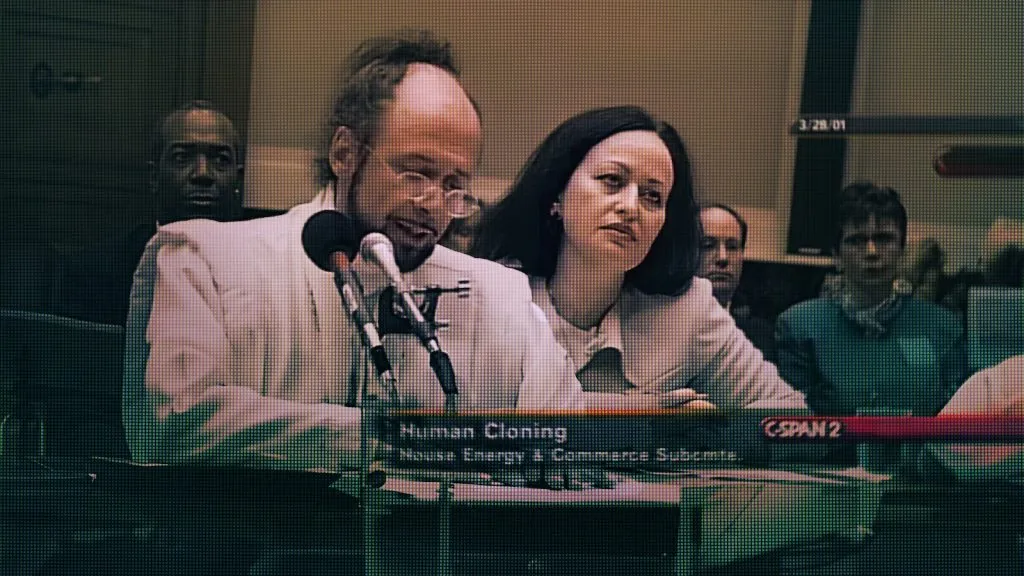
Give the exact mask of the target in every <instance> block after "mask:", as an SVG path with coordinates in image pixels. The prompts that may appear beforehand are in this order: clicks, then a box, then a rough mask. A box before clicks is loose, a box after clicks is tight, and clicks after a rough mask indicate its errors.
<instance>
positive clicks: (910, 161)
mask: <svg viewBox="0 0 1024 576" xmlns="http://www.w3.org/2000/svg"><path fill="white" fill-rule="evenodd" d="M855 86H856V88H855V92H854V112H855V113H860V114H886V115H888V114H908V115H914V114H922V115H925V114H928V115H958V114H999V115H1018V116H1021V115H1024V3H1021V2H1006V1H1004V0H984V1H975V2H946V1H943V0H914V1H913V2H909V1H902V2H891V1H885V0H870V1H868V2H866V4H865V10H864V12H863V26H862V28H861V43H860V54H859V56H858V67H857V79H856V83H855ZM850 142H851V144H850V147H849V149H848V159H847V172H846V173H847V179H848V180H854V179H862V178H866V179H870V180H874V181H876V182H878V183H880V184H884V185H888V186H892V187H893V188H895V189H896V190H898V191H899V192H900V193H901V195H902V197H903V199H904V203H905V204H906V206H907V211H908V213H909V216H910V220H911V222H910V230H909V231H908V235H909V236H910V237H911V239H914V238H921V237H925V236H935V237H938V238H939V239H940V241H941V242H942V244H943V246H945V247H946V248H947V251H948V252H949V253H950V254H949V255H950V268H952V269H956V268H959V267H960V266H961V265H963V264H966V263H970V262H973V261H975V260H976V259H977V257H978V256H979V250H980V249H981V244H982V241H983V239H984V237H985V230H986V229H987V228H988V227H989V225H990V224H991V223H992V222H993V221H995V220H996V219H998V218H1011V219H1013V218H1015V219H1021V218H1024V182H1022V181H1021V180H1019V179H1016V180H1014V179H1002V180H996V179H978V178H970V179H955V178H953V179H950V178H939V177H938V175H937V174H936V173H935V171H934V170H933V168H932V161H933V159H934V157H935V155H936V151H938V150H939V149H941V148H942V147H944V146H948V145H951V144H975V143H1013V144H1016V145H1022V144H1024V137H1020V136H1016V137H993V136H885V137H882V136H876V137H859V138H854V139H851V141H850Z"/></svg>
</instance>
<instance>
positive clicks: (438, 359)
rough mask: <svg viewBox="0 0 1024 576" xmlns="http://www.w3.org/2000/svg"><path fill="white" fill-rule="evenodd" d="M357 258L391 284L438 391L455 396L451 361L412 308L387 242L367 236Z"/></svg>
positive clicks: (384, 238) (413, 302) (378, 235)
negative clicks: (426, 355) (427, 358)
mask: <svg viewBox="0 0 1024 576" xmlns="http://www.w3.org/2000/svg"><path fill="white" fill-rule="evenodd" d="M359 254H360V255H361V256H362V257H363V259H364V260H366V261H367V262H372V263H374V264H376V265H377V266H379V267H380V268H381V269H382V270H384V274H386V275H387V277H388V279H389V280H390V281H391V286H392V287H393V288H394V289H395V292H396V293H397V295H398V302H399V304H400V305H401V306H402V310H404V311H405V316H406V319H407V320H408V321H409V325H410V326H411V327H412V331H413V333H414V334H416V336H417V337H418V338H419V339H420V342H421V343H422V344H423V346H424V347H425V348H426V349H427V352H429V353H430V367H431V368H433V370H434V374H435V375H437V380H438V382H440V383H441V389H442V390H444V393H445V394H446V395H452V394H458V393H459V389H458V387H457V386H456V384H455V369H454V368H452V362H451V359H450V358H448V355H447V354H446V353H445V352H444V351H443V350H441V346H440V344H438V343H437V337H436V336H435V335H434V326H433V324H431V323H430V322H429V321H428V320H427V319H426V318H424V317H423V311H421V310H420V307H419V306H418V305H417V304H416V300H414V299H413V297H412V290H411V289H410V288H409V286H408V285H407V284H406V283H405V280H404V279H403V278H402V272H401V271H400V270H399V269H398V264H397V263H396V262H395V249H394V246H393V245H392V244H391V240H389V239H388V237H387V236H385V235H383V234H381V233H380V232H371V233H369V234H367V235H366V236H365V237H364V238H363V240H362V242H360V244H359Z"/></svg>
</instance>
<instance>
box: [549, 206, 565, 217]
mask: <svg viewBox="0 0 1024 576" xmlns="http://www.w3.org/2000/svg"><path fill="white" fill-rule="evenodd" d="M548 213H549V214H551V215H552V216H554V217H555V219H556V220H561V219H562V207H561V205H560V204H558V203H557V202H556V203H554V204H552V205H551V210H549V211H548Z"/></svg>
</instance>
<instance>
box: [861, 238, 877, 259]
mask: <svg viewBox="0 0 1024 576" xmlns="http://www.w3.org/2000/svg"><path fill="white" fill-rule="evenodd" d="M864 255H865V256H872V257H874V256H878V245H877V244H875V241H874V240H872V239H871V238H868V242H867V244H865V245H864Z"/></svg>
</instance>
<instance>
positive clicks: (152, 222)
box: [55, 100, 243, 325]
mask: <svg viewBox="0 0 1024 576" xmlns="http://www.w3.org/2000/svg"><path fill="white" fill-rule="evenodd" d="M150 155H151V160H150V162H149V166H150V176H149V194H150V196H151V198H152V202H153V217H152V218H148V219H143V220H141V221H139V222H137V223H135V224H134V225H133V226H131V227H130V228H129V229H128V231H127V233H125V234H122V235H118V236H115V237H112V238H108V239H107V240H104V241H102V242H99V243H97V244H94V245H91V246H87V247H85V248H82V249H79V250H77V251H75V252H73V253H70V254H67V255H65V257H64V258H63V260H64V262H63V263H62V264H61V265H60V266H59V267H58V270H57V275H58V278H59V280H58V289H57V296H56V297H57V302H56V306H55V312H56V313H57V314H59V315H62V316H68V317H72V318H77V319H80V320H89V321H92V322H101V323H104V324H118V325H124V323H125V318H126V317H127V315H128V298H129V294H130V292H131V288H132V279H133V275H134V273H135V268H136V267H137V266H138V263H139V259H140V258H141V257H142V252H143V250H144V249H145V247H146V243H147V242H148V241H149V239H150V238H152V237H153V235H154V234H155V233H156V230H157V227H158V226H161V225H164V224H169V223H171V222H177V221H180V220H189V219H193V218H207V219H210V220H218V221H225V222H226V221H232V220H240V219H241V218H242V190H241V187H240V184H241V179H242V157H243V151H242V142H241V139H240V138H239V135H238V131H237V130H236V129H235V126H234V124H233V123H232V122H231V120H230V119H229V118H228V117H227V116H225V115H224V114H223V113H222V112H220V111H219V110H217V109H216V108H215V107H214V105H213V104H212V103H210V102H207V101H205V100H193V101H191V102H188V103H186V104H183V105H182V106H180V107H179V108H177V109H175V110H173V111H172V112H170V113H168V114H167V115H165V116H164V117H163V118H162V119H161V121H160V123H159V127H158V128H157V130H156V131H155V133H154V136H153V142H152V145H151V150H150Z"/></svg>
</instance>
